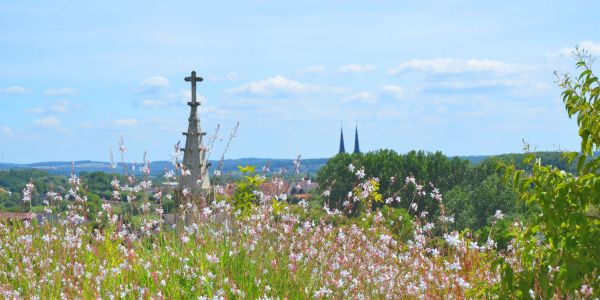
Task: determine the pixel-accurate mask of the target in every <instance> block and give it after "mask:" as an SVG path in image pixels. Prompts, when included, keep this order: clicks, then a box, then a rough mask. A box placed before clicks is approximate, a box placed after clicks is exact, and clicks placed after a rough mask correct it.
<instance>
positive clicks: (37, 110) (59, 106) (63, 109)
mask: <svg viewBox="0 0 600 300" xmlns="http://www.w3.org/2000/svg"><path fill="white" fill-rule="evenodd" d="M72 107H73V105H71V104H70V103H69V101H66V100H63V101H59V102H58V103H56V104H54V105H52V106H50V107H47V108H43V107H32V108H30V109H27V112H30V113H34V114H44V113H61V114H66V113H68V112H69V110H70V108H72Z"/></svg>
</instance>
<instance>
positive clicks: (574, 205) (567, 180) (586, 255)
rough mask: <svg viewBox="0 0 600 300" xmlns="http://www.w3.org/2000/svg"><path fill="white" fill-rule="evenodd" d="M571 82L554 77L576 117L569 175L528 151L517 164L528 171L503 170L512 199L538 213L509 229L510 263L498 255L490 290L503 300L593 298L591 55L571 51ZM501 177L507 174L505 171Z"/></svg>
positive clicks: (597, 196)
mask: <svg viewBox="0 0 600 300" xmlns="http://www.w3.org/2000/svg"><path fill="white" fill-rule="evenodd" d="M576 66H577V68H578V69H579V70H581V73H580V75H579V76H578V77H572V76H570V75H564V76H563V77H561V78H560V79H559V85H560V86H561V87H562V88H563V89H564V91H563V92H562V98H563V102H564V104H565V107H566V110H567V113H568V115H569V117H576V119H577V125H578V126H579V136H580V137H581V149H580V152H579V153H566V154H565V157H567V159H568V161H569V162H575V161H576V162H577V168H576V173H575V174H571V173H567V172H565V171H562V170H560V169H558V168H556V167H552V166H545V165H543V164H541V163H540V161H539V160H538V159H536V157H535V155H534V154H530V155H528V156H527V157H526V159H525V163H526V164H527V165H528V166H529V168H530V169H531V172H530V173H529V172H525V171H524V170H516V169H515V168H514V167H508V169H509V170H511V171H512V172H510V174H512V180H513V181H514V183H515V185H516V186H517V188H518V191H519V192H520V198H521V199H522V200H523V201H524V202H525V203H527V204H528V205H529V206H534V207H538V208H539V210H540V213H539V214H537V215H535V216H533V218H531V219H530V220H529V222H528V223H527V224H525V226H523V227H520V226H517V227H516V228H515V230H514V237H515V241H514V243H513V244H514V245H515V249H514V251H515V255H514V256H512V257H514V258H512V259H511V258H502V259H500V260H499V262H498V263H499V264H500V265H501V267H502V272H503V276H502V281H501V284H500V285H499V286H497V287H496V288H497V289H498V290H497V291H496V292H500V293H504V294H505V295H504V296H506V297H517V298H522V297H527V296H529V295H537V296H539V297H541V298H548V299H549V298H556V297H558V298H565V297H569V298H571V297H573V296H575V297H583V298H587V297H590V293H595V295H596V296H597V295H599V292H600V285H599V280H598V278H599V272H600V243H598V241H600V216H599V215H598V214H597V213H596V210H595V208H597V207H599V206H600V175H599V174H598V168H599V166H600V157H598V156H594V153H593V152H594V151H597V150H599V149H600V102H599V101H598V97H599V95H600V85H599V83H598V78H597V77H596V76H595V75H594V73H593V72H592V69H591V58H590V57H589V56H586V55H585V53H582V52H577V63H576ZM507 174H509V173H507Z"/></svg>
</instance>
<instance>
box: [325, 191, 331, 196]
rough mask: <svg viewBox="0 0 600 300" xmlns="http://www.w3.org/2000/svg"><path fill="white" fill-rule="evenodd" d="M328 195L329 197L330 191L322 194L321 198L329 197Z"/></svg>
mask: <svg viewBox="0 0 600 300" xmlns="http://www.w3.org/2000/svg"><path fill="white" fill-rule="evenodd" d="M329 195H331V191H330V190H325V191H324V192H323V196H325V197H329Z"/></svg>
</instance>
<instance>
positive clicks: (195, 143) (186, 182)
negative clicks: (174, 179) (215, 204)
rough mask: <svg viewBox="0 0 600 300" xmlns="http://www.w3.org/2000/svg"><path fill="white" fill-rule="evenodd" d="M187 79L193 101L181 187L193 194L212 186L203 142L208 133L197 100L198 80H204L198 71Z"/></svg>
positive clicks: (184, 133) (184, 153) (180, 180)
mask: <svg viewBox="0 0 600 300" xmlns="http://www.w3.org/2000/svg"><path fill="white" fill-rule="evenodd" d="M184 80H185V81H188V82H191V84H192V101H190V102H188V103H187V104H188V105H189V106H190V117H189V118H188V121H189V124H188V130H187V132H183V135H185V136H186V138H185V148H183V149H181V150H182V151H183V166H184V169H185V171H186V172H183V174H182V175H181V176H180V179H179V188H180V189H181V190H183V189H187V190H188V191H189V192H190V193H192V194H196V195H197V194H198V193H199V192H201V191H206V190H207V189H209V188H210V181H209V179H208V169H207V168H208V163H207V161H206V158H207V157H206V148H205V147H204V145H203V143H202V138H203V137H204V135H206V132H203V131H202V130H201V128H200V118H198V106H199V105H200V102H198V101H197V100H196V82H200V81H202V80H203V79H202V77H198V76H196V71H192V75H191V76H188V77H185V78H184Z"/></svg>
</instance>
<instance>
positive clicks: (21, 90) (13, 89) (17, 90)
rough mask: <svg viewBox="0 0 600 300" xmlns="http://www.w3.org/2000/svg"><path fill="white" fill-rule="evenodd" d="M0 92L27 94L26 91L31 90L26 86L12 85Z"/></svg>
mask: <svg viewBox="0 0 600 300" xmlns="http://www.w3.org/2000/svg"><path fill="white" fill-rule="evenodd" d="M0 93H2V94H25V93H29V91H28V90H27V89H26V88H24V87H20V86H10V87H7V88H5V89H2V90H0Z"/></svg>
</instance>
